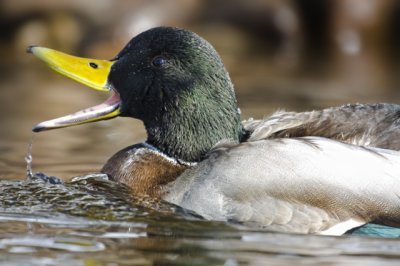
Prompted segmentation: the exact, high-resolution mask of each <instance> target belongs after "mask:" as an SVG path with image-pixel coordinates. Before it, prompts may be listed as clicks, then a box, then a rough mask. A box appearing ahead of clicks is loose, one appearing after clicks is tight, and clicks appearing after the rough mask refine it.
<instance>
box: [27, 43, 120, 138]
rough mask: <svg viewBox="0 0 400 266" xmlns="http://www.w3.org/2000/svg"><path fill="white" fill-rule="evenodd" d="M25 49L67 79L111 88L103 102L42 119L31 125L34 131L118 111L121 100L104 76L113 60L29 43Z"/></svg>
mask: <svg viewBox="0 0 400 266" xmlns="http://www.w3.org/2000/svg"><path fill="white" fill-rule="evenodd" d="M27 51H28V53H32V54H34V55H35V56H36V57H38V58H39V59H40V60H42V61H43V62H45V63H46V64H47V65H48V66H49V67H50V68H52V69H53V70H55V71H56V72H58V73H60V74H62V75H64V76H66V77H68V78H71V79H73V80H75V81H78V82H80V83H82V84H84V85H86V86H88V87H90V88H93V89H95V90H99V91H107V92H108V91H111V96H110V97H109V98H108V99H107V100H106V101H105V102H104V103H102V104H99V105H96V106H93V107H90V108H87V109H84V110H81V111H79V112H76V113H74V114H70V115H67V116H63V117H60V118H56V119H53V120H49V121H45V122H42V123H40V124H38V125H36V126H35V127H34V128H33V131H34V132H39V131H43V130H49V129H55V128H61V127H68V126H74V125H79V124H84V123H89V122H94V121H99V120H105V119H110V118H113V117H115V116H118V115H119V114H120V110H119V108H120V104H121V100H120V97H119V94H118V93H117V92H116V91H115V90H114V89H113V88H111V86H110V85H109V84H108V75H109V73H110V70H111V67H112V65H113V64H114V62H113V61H108V60H98V59H89V58H83V57H77V56H72V55H68V54H65V53H62V52H58V51H56V50H53V49H49V48H45V47H39V46H30V47H29V48H28V49H27Z"/></svg>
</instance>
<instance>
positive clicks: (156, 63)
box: [151, 55, 168, 68]
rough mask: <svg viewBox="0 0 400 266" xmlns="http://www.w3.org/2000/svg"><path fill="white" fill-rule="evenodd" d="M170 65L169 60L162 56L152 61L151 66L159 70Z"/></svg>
mask: <svg viewBox="0 0 400 266" xmlns="http://www.w3.org/2000/svg"><path fill="white" fill-rule="evenodd" d="M167 63H168V60H167V58H165V57H164V56H162V55H159V56H156V57H154V58H153V61H151V64H152V65H153V66H155V67H157V68H160V67H163V66H164V65H166V64H167Z"/></svg>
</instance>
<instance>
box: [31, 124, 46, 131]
mask: <svg viewBox="0 0 400 266" xmlns="http://www.w3.org/2000/svg"><path fill="white" fill-rule="evenodd" d="M43 130H45V127H43V126H41V125H40V124H39V125H36V126H34V127H33V128H32V132H34V133H38V132H41V131H43Z"/></svg>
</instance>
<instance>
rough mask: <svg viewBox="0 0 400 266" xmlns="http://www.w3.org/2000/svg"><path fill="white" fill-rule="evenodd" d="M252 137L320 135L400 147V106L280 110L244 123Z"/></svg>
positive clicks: (386, 146) (351, 141)
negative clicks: (307, 110) (300, 110)
mask: <svg viewBox="0 0 400 266" xmlns="http://www.w3.org/2000/svg"><path fill="white" fill-rule="evenodd" d="M243 125H244V128H245V129H246V130H248V131H249V132H250V134H251V136H250V140H253V141H254V140H260V139H266V138H288V137H292V138H293V137H304V136H319V137H326V138H330V139H335V140H339V141H342V142H346V143H350V144H354V145H358V146H369V147H377V148H385V149H391V150H400V106H399V105H396V104H386V103H380V104H348V105H344V106H340V107H332V108H327V109H323V110H317V111H311V112H302V113H296V112H283V111H279V112H276V113H274V114H273V115H271V116H269V117H266V118H265V119H263V120H248V121H244V122H243Z"/></svg>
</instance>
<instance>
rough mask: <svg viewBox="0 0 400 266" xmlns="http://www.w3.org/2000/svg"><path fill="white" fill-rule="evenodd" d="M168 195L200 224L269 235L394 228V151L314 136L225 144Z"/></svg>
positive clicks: (399, 217)
mask: <svg viewBox="0 0 400 266" xmlns="http://www.w3.org/2000/svg"><path fill="white" fill-rule="evenodd" d="M167 191H168V194H167V195H166V196H165V199H166V200H167V201H170V202H172V203H175V204H178V205H180V206H182V207H185V208H188V209H191V210H194V211H196V212H197V213H199V214H200V215H202V216H204V217H205V218H208V219H216V220H228V221H229V220H230V221H238V222H240V223H244V224H252V225H255V226H258V227H265V228H267V229H271V230H279V231H290V232H299V233H321V232H323V231H325V230H327V229H329V228H331V227H332V226H335V225H336V226H338V224H342V225H343V223H349V226H347V225H344V227H343V228H344V229H342V230H341V231H340V232H338V234H341V233H344V231H346V230H347V229H350V228H351V227H354V226H357V225H361V224H363V223H365V222H369V221H380V222H383V223H386V224H392V225H400V197H399V195H400V153H399V152H396V151H387V150H379V149H367V148H363V147H357V146H354V145H348V144H344V143H340V142H337V141H333V140H328V139H324V138H318V137H307V138H295V139H271V140H260V141H254V142H246V143H242V144H239V145H232V146H226V145H225V146H223V147H220V148H217V149H216V150H215V151H213V152H212V153H211V154H210V157H209V158H208V159H207V160H205V161H203V162H201V163H199V164H198V166H197V167H195V168H193V169H191V170H188V171H186V172H185V173H184V174H183V175H182V176H180V178H179V179H177V180H176V181H175V182H173V183H172V184H171V185H170V186H169V187H168V188H167ZM329 233H331V232H329ZM335 233H336V232H335Z"/></svg>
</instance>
